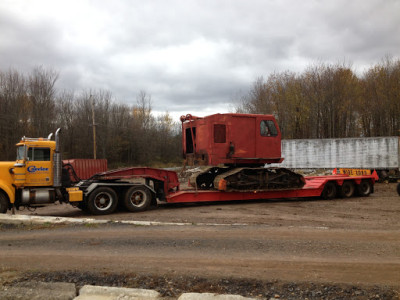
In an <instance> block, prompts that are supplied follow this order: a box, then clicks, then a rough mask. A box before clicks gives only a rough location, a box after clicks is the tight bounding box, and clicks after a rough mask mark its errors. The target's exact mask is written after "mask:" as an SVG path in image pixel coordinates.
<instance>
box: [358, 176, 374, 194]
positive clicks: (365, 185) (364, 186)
mask: <svg viewBox="0 0 400 300" xmlns="http://www.w3.org/2000/svg"><path fill="white" fill-rule="evenodd" d="M357 192H358V195H359V196H361V197H368V196H369V195H370V194H371V192H372V184H371V182H370V181H369V180H362V181H361V183H360V184H359V185H357Z"/></svg>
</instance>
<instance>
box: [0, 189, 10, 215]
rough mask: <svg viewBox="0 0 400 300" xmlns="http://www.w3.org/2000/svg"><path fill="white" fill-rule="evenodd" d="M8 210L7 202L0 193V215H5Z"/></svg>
mask: <svg viewBox="0 0 400 300" xmlns="http://www.w3.org/2000/svg"><path fill="white" fill-rule="evenodd" d="M7 209H8V200H7V197H6V196H5V195H4V194H3V193H2V192H0V214H5V213H6V212H7Z"/></svg>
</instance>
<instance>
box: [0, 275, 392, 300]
mask: <svg viewBox="0 0 400 300" xmlns="http://www.w3.org/2000/svg"><path fill="white" fill-rule="evenodd" d="M30 280H38V281H44V282H69V283H75V284H76V286H77V287H78V288H80V287H82V286H83V285H85V284H90V285H104V286H116V287H129V288H144V289H154V290H156V291H158V292H160V293H161V295H162V296H163V297H177V296H179V295H180V294H182V293H184V292H199V293H203V292H211V293H217V294H236V295H242V296H246V297H255V298H262V299H270V298H279V299H399V293H398V291H396V290H395V289H393V288H390V287H381V286H380V287H378V286H355V285H337V284H332V285H331V284H316V283H295V282H282V281H277V280H275V281H258V280H253V279H234V278H231V279H229V278H227V279H212V278H201V277H196V276H193V277H183V276H179V277H166V276H163V277H157V276H146V275H139V274H123V275H121V274H110V273H104V274H94V273H80V272H79V273H78V272H52V273H42V272H29V273H26V274H24V275H23V276H21V277H20V278H18V279H16V280H13V281H12V282H9V283H7V285H12V284H15V283H16V282H22V281H30Z"/></svg>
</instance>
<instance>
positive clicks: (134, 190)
mask: <svg viewBox="0 0 400 300" xmlns="http://www.w3.org/2000/svg"><path fill="white" fill-rule="evenodd" d="M124 204H125V207H126V209H128V210H129V211H132V212H137V211H145V210H146V209H147V208H148V207H149V206H150V204H151V193H150V191H149V189H148V188H146V187H145V186H134V187H131V188H130V189H129V190H128V191H127V192H126V194H125V199H124Z"/></svg>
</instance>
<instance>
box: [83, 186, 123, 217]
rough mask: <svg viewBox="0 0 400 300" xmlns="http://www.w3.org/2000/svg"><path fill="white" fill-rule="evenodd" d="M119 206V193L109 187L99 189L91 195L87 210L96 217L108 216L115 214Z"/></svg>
mask: <svg viewBox="0 0 400 300" xmlns="http://www.w3.org/2000/svg"><path fill="white" fill-rule="evenodd" d="M117 204H118V196H117V193H115V191H114V190H113V189H111V188H108V187H99V188H97V189H95V190H94V191H93V192H91V193H90V195H89V198H88V202H87V209H88V210H89V212H90V213H92V214H94V215H107V214H111V213H112V212H114V210H115V209H116V207H117Z"/></svg>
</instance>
